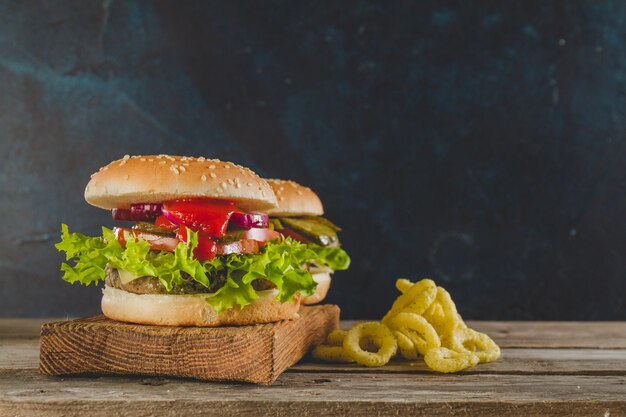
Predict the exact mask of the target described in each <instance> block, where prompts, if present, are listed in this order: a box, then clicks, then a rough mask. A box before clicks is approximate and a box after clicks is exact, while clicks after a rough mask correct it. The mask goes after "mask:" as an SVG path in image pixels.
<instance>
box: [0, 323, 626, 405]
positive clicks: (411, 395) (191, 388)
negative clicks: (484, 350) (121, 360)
mask: <svg viewBox="0 0 626 417" xmlns="http://www.w3.org/2000/svg"><path fill="white" fill-rule="evenodd" d="M42 321H43V320H36V319H31V320H11V321H10V324H8V322H9V321H5V320H0V330H2V332H0V416H5V415H7V416H13V415H20V416H31V415H32V416H79V415H90V416H111V415H113V416H201V415H208V416H212V415H215V416H218V415H219V416H236V415H279V416H292V415H298V414H301V415H351V416H372V415H423V416H444V415H462V416H471V415H476V416H524V417H528V416H548V415H550V416H589V415H592V416H593V415H595V416H600V417H604V416H609V417H611V416H612V417H615V416H623V415H626V340H624V337H625V336H624V333H623V331H622V330H623V329H625V328H626V323H624V322H615V323H533V322H503V323H498V322H473V323H472V324H471V325H472V327H475V328H477V329H480V330H483V331H485V330H486V331H488V332H491V333H492V334H494V336H496V338H497V339H498V341H499V343H500V344H501V345H503V346H507V345H512V346H515V347H508V348H503V357H502V359H500V360H499V361H497V362H495V363H492V364H483V365H479V366H477V367H476V368H474V369H472V370H469V371H466V372H463V373H460V374H455V375H441V374H436V373H434V372H432V371H430V370H428V369H427V368H426V367H425V366H424V364H423V363H422V362H421V361H415V362H414V363H410V362H404V361H393V362H392V363H391V364H389V365H387V366H385V367H382V368H376V369H371V368H366V367H361V366H357V365H338V364H327V363H315V362H312V361H311V360H310V358H309V357H305V359H304V360H303V361H301V362H300V363H298V364H297V365H295V366H293V367H291V368H289V369H288V370H287V372H285V373H283V374H282V375H281V376H280V377H279V378H278V379H277V380H276V381H275V382H274V383H273V384H272V385H249V384H243V385H242V384H233V383H211V382H203V381H197V380H191V379H180V378H163V377H145V376H134V377H130V376H73V377H49V376H45V375H41V374H39V373H38V372H37V365H38V348H39V343H38V339H37V332H36V329H37V328H38V326H39V325H40V324H41V323H42ZM349 324H350V323H347V322H343V323H342V327H344V326H346V325H349ZM15 326H17V328H14V327H15ZM20 329H21V330H20ZM533 329H534V330H533ZM5 330H6V331H5ZM508 335H512V340H511V341H509V340H507V337H508ZM535 335H537V338H536V339H535V338H534V336H535ZM551 335H552V336H551ZM543 344H546V345H547V347H543V346H542V345H543ZM572 344H575V346H578V347H571V345H572ZM537 345H539V346H537ZM555 346H558V347H555Z"/></svg>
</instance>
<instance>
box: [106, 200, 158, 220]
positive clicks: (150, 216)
mask: <svg viewBox="0 0 626 417" xmlns="http://www.w3.org/2000/svg"><path fill="white" fill-rule="evenodd" d="M160 214H161V205H160V204H153V203H139V204H131V206H130V210H129V209H120V208H114V209H113V210H111V216H112V217H113V219H114V220H123V221H134V222H142V221H143V222H152V221H154V220H155V219H156V218H157V217H158V216H159V215H160Z"/></svg>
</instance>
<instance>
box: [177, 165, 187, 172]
mask: <svg viewBox="0 0 626 417" xmlns="http://www.w3.org/2000/svg"><path fill="white" fill-rule="evenodd" d="M178 169H180V170H181V171H183V172H185V171H187V169H185V167H184V166H182V165H181V166H179V167H178Z"/></svg>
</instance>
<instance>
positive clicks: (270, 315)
mask: <svg viewBox="0 0 626 417" xmlns="http://www.w3.org/2000/svg"><path fill="white" fill-rule="evenodd" d="M102 294H103V295H102V313H103V314H104V315H105V316H107V317H108V318H110V319H113V320H118V321H126V322H130V323H139V324H154V325H158V326H206V327H213V326H223V325H244V324H257V323H271V322H275V321H280V320H288V319H295V318H298V309H299V308H300V295H299V294H296V295H295V296H294V299H293V301H289V302H286V303H282V304H281V303H279V302H278V301H275V298H276V295H277V294H278V292H277V291H276V290H268V291H259V292H258V294H259V296H260V298H259V299H258V300H255V301H253V302H252V303H251V304H249V305H247V306H245V307H244V308H240V307H239V306H237V307H234V308H231V309H228V310H225V311H222V312H221V313H219V314H218V313H217V312H216V311H215V309H214V308H213V307H212V306H211V305H210V304H209V303H207V302H206V301H205V299H206V295H172V294H135V293H131V292H127V291H124V290H120V289H117V288H112V287H109V286H105V287H104V290H102Z"/></svg>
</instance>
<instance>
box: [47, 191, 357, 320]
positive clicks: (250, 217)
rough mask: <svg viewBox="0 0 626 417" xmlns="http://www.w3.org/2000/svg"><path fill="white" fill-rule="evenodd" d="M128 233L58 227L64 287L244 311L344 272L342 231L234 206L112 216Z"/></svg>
mask: <svg viewBox="0 0 626 417" xmlns="http://www.w3.org/2000/svg"><path fill="white" fill-rule="evenodd" d="M112 216H113V219H115V220H118V221H126V222H133V224H132V225H130V227H121V226H120V227H114V228H113V229H112V230H110V229H108V228H105V227H103V228H102V236H98V237H89V236H85V235H82V234H79V233H70V232H69V230H68V227H67V226H66V225H63V226H62V237H61V242H59V243H57V244H56V248H57V249H59V250H60V251H63V252H65V254H66V259H67V261H69V262H68V263H63V265H62V266H61V270H62V271H63V272H64V276H63V279H65V280H66V281H68V282H72V283H74V282H80V283H82V284H85V285H89V284H91V283H92V282H93V283H97V282H99V281H105V283H106V285H108V286H110V287H114V288H119V289H122V290H125V291H128V292H133V293H136V294H206V295H207V298H206V300H207V302H208V303H209V304H211V305H212V306H213V307H214V308H215V309H216V310H217V311H222V310H225V309H228V308H232V307H235V306H241V307H243V306H245V305H247V304H250V303H251V302H252V301H254V300H255V299H257V298H259V296H258V294H257V291H263V290H267V289H276V290H278V291H277V292H278V295H277V300H278V301H280V302H286V301H289V300H291V299H292V298H293V296H294V295H295V294H296V293H301V294H302V295H303V296H305V297H306V296H308V295H311V294H313V293H314V292H315V287H316V285H317V284H316V283H315V281H314V280H313V279H312V276H311V271H315V270H316V269H318V270H319V269H323V270H326V271H333V270H339V269H346V268H347V267H348V266H349V264H350V258H349V257H348V255H347V254H346V253H345V252H344V251H343V250H342V249H341V248H340V247H339V241H338V239H337V235H336V232H337V231H339V228H338V227H337V226H335V225H334V224H332V223H330V222H329V221H328V220H325V219H323V218H321V217H315V218H285V219H283V218H280V219H271V221H270V219H269V217H268V216H267V215H266V214H264V213H256V212H247V211H244V210H241V209H239V208H238V207H237V205H236V203H235V202H232V201H224V200H215V199H206V198H185V199H179V200H173V201H166V202H163V203H162V204H152V203H138V204H132V205H131V207H130V208H128V209H126V208H119V209H113V210H112Z"/></svg>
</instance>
